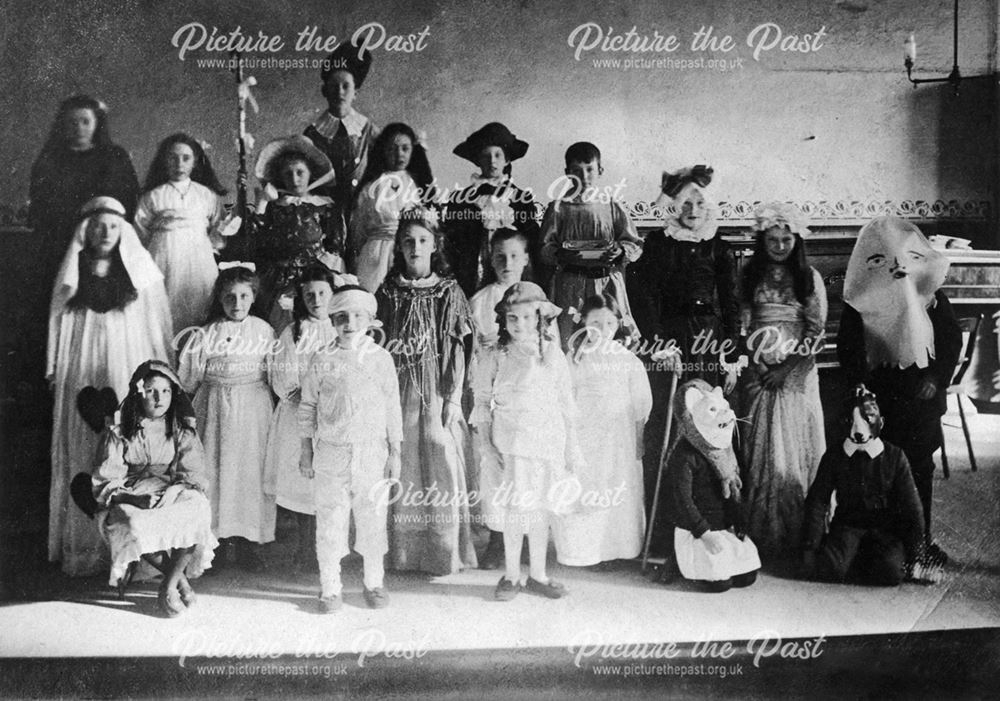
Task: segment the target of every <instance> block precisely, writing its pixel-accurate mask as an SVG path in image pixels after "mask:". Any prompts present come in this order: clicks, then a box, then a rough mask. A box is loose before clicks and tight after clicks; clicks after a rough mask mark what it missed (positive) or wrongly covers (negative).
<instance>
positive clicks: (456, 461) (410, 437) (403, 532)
mask: <svg viewBox="0 0 1000 701" xmlns="http://www.w3.org/2000/svg"><path fill="white" fill-rule="evenodd" d="M376 298H377V299H378V316H379V320H381V321H382V323H383V329H384V331H385V335H386V339H387V347H388V350H389V351H390V352H391V353H392V359H393V361H394V362H395V364H396V372H397V373H398V375H399V394H400V401H401V404H402V411H403V443H402V445H401V446H400V450H401V458H402V469H401V471H400V476H399V479H400V486H399V488H400V489H401V492H400V494H401V497H400V498H399V499H398V500H396V501H394V502H393V504H392V515H391V516H390V520H389V523H390V526H389V561H390V567H391V568H392V569H396V570H420V571H423V572H430V573H432V574H436V575H445V574H450V573H453V572H457V571H459V570H460V569H462V568H465V567H475V566H476V552H475V550H474V549H473V545H472V532H471V529H470V520H469V495H468V492H467V488H466V471H467V455H466V450H467V445H468V443H467V439H468V435H467V429H466V426H465V421H464V420H463V419H461V418H459V419H458V420H457V421H456V422H455V423H453V424H452V425H451V426H445V425H444V422H443V418H442V415H443V409H444V403H445V402H446V401H451V400H454V399H455V397H456V394H457V393H460V392H461V388H462V386H463V384H464V382H465V368H466V365H467V362H468V355H469V354H468V351H469V348H470V347H471V334H472V331H473V328H474V326H473V321H472V311H471V309H470V308H469V303H468V301H467V300H466V299H465V295H464V294H462V290H461V289H460V288H459V286H458V284H457V283H456V282H455V281H454V280H453V279H451V278H438V277H437V276H436V275H435V276H432V277H431V278H428V279H427V280H424V281H417V282H411V281H408V280H404V279H402V278H400V277H399V276H398V275H390V276H389V277H387V278H386V280H385V282H384V283H383V284H382V285H381V287H379V290H378V292H377V293H376ZM459 413H460V412H459Z"/></svg>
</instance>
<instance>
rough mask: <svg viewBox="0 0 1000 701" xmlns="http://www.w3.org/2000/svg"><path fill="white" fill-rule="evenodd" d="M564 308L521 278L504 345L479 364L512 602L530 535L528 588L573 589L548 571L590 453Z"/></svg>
mask: <svg viewBox="0 0 1000 701" xmlns="http://www.w3.org/2000/svg"><path fill="white" fill-rule="evenodd" d="M559 311H560V310H559V308H558V307H556V306H555V305H553V304H552V303H551V302H549V301H548V299H547V298H546V297H545V293H544V292H542V289H541V288H540V287H539V286H538V285H536V284H534V283H531V282H518V283H515V284H514V285H512V286H511V287H510V288H509V289H508V290H507V292H506V293H505V294H504V296H503V299H502V300H501V302H500V304H499V305H497V313H498V316H499V317H500V337H499V340H498V343H497V345H496V346H495V347H494V348H492V349H490V350H489V351H488V352H487V353H485V354H484V355H483V356H482V357H481V358H480V359H479V362H477V364H476V376H475V378H474V379H473V392H474V395H475V407H474V409H473V411H472V417H471V418H470V422H471V423H473V424H474V425H475V426H476V430H478V431H480V432H481V433H482V434H483V436H484V439H483V445H484V446H485V448H486V449H487V450H489V451H491V452H492V453H493V459H495V460H497V461H498V462H499V463H500V464H501V465H502V466H503V478H502V481H501V484H500V486H499V489H498V491H497V493H496V494H494V495H493V497H492V498H494V499H495V500H496V502H495V507H496V508H497V509H498V510H499V511H500V512H501V513H502V518H501V523H500V526H501V528H502V529H503V534H504V556H505V562H506V573H505V576H504V577H502V578H501V579H500V582H499V583H498V584H497V588H496V591H495V597H496V598H497V599H498V600H500V601H510V600H511V599H513V598H514V597H515V596H516V595H517V593H518V592H519V591H520V589H521V583H520V582H521V541H522V538H523V536H524V535H527V536H528V554H529V562H530V564H529V568H530V574H529V576H528V579H527V582H526V584H525V588H527V589H528V590H529V591H532V592H535V593H537V594H541V595H542V596H546V597H549V598H552V599H558V598H560V597H562V596H564V595H565V594H566V588H565V587H564V586H563V585H562V584H559V583H558V582H556V581H555V580H552V579H549V577H548V575H547V574H546V563H545V559H546V553H547V548H548V541H549V526H550V523H551V521H552V515H553V514H555V513H558V512H560V511H561V510H562V508H561V507H563V506H565V504H560V503H559V502H560V498H559V497H560V494H563V493H564V491H565V490H563V489H562V486H561V485H565V483H566V482H568V481H569V480H568V478H569V474H568V473H567V467H569V468H570V469H572V470H574V471H575V470H579V469H580V468H581V466H582V463H583V457H582V455H581V454H580V449H579V445H578V443H577V440H576V428H575V421H576V419H575V408H574V402H573V395H572V387H571V384H570V376H569V368H568V367H567V363H566V357H565V356H564V355H563V354H562V352H561V350H560V348H559V343H558V341H556V340H555V339H554V338H552V336H551V334H550V333H549V331H548V328H549V323H550V321H551V320H552V319H553V318H555V317H556V316H558V314H559ZM487 436H488V439H486V437H487Z"/></svg>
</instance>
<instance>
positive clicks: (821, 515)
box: [802, 385, 941, 586]
mask: <svg viewBox="0 0 1000 701" xmlns="http://www.w3.org/2000/svg"><path fill="white" fill-rule="evenodd" d="M845 424H846V425H847V427H848V430H847V432H846V433H847V436H846V438H845V439H844V442H843V443H841V444H839V445H834V446H832V447H831V448H830V449H829V450H827V452H826V454H825V455H824V456H823V459H822V460H821V461H820V465H819V470H818V471H817V473H816V479H815V480H814V481H813V484H812V487H811V488H810V489H809V495H808V497H806V516H805V523H804V534H803V554H802V565H803V575H804V576H805V577H807V578H810V579H818V580H822V581H831V582H844V581H852V580H854V581H858V580H860V581H861V582H864V583H867V584H876V585H883V586H895V585H898V584H900V583H901V582H902V581H903V580H904V579H905V578H906V576H907V575H909V576H910V577H911V578H912V579H922V580H928V581H931V582H934V581H937V580H938V579H939V578H940V574H941V567H940V563H937V562H931V561H929V560H928V559H927V558H925V557H924V556H923V551H924V546H923V544H924V516H923V508H922V507H921V504H920V497H919V496H918V494H917V488H916V487H915V486H914V483H913V476H912V474H911V473H910V465H909V463H908V462H907V460H906V455H904V454H903V451H902V450H900V449H899V448H897V447H896V446H894V445H892V444H891V443H886V442H885V441H883V440H882V439H881V438H879V431H880V429H881V428H882V416H881V412H880V411H879V407H878V403H877V402H876V397H875V395H874V394H872V393H871V392H870V391H868V390H867V389H865V386H864V385H858V386H857V387H856V388H855V390H854V392H853V396H852V397H851V401H850V402H849V405H848V407H847V412H846V415H845ZM834 492H836V495H837V507H836V511H835V512H834V515H833V520H832V521H831V522H830V529H829V532H828V533H826V534H825V535H824V530H825V528H826V523H827V517H828V515H829V511H830V497H831V495H832V494H833V493H834Z"/></svg>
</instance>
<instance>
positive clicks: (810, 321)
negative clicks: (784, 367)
mask: <svg viewBox="0 0 1000 701" xmlns="http://www.w3.org/2000/svg"><path fill="white" fill-rule="evenodd" d="M811 271H812V275H813V285H814V287H815V289H813V293H812V294H811V295H810V296H809V299H808V300H806V304H805V307H804V308H803V310H802V313H803V315H804V317H805V332H804V333H805V337H804V339H803V340H805V341H809V342H810V343H811V345H812V349H813V354H814V355H815V354H816V353H818V352H819V351H820V350H822V347H823V345H822V340H823V336H824V335H825V334H826V314H827V300H826V286H825V285H824V284H823V277H822V276H821V275H820V274H819V272H818V271H817V270H816V269H815V268H811Z"/></svg>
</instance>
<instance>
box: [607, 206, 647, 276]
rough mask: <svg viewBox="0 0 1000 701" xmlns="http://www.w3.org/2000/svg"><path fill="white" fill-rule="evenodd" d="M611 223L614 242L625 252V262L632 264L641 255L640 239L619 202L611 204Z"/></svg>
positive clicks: (630, 219) (630, 218)
mask: <svg viewBox="0 0 1000 701" xmlns="http://www.w3.org/2000/svg"><path fill="white" fill-rule="evenodd" d="M611 223H612V226H613V227H614V237H615V241H617V242H618V243H619V244H621V247H622V249H623V250H624V251H625V260H627V261H628V262H629V263H634V262H635V261H637V260H639V256H641V255H642V239H641V238H639V232H638V231H636V228H635V224H634V223H633V222H632V217H630V216H629V215H628V212H626V211H625V208H624V207H622V205H621V203H620V202H615V201H612V202H611Z"/></svg>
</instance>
